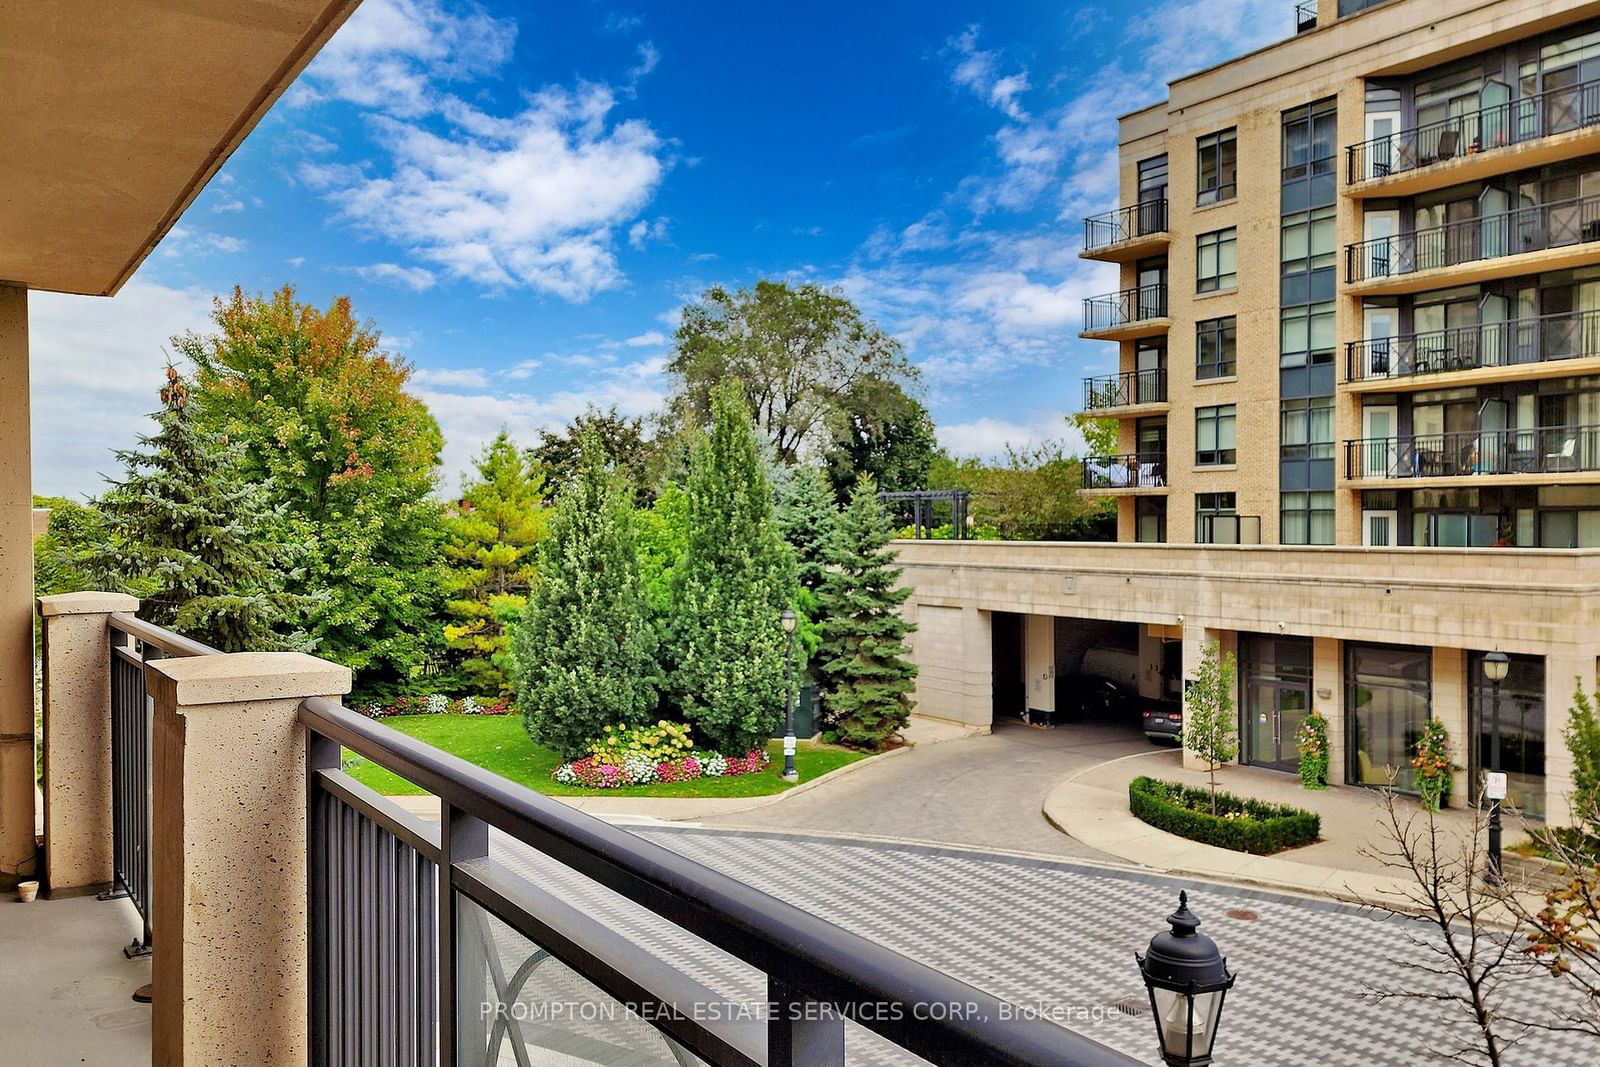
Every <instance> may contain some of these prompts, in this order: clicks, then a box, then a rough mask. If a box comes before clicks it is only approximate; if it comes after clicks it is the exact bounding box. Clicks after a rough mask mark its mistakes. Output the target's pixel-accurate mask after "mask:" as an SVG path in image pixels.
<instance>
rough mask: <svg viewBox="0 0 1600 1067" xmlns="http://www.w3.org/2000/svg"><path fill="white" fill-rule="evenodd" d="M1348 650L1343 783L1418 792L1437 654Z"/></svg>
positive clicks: (1365, 648)
mask: <svg viewBox="0 0 1600 1067" xmlns="http://www.w3.org/2000/svg"><path fill="white" fill-rule="evenodd" d="M1344 648H1345V667H1344V679H1345V694H1344V706H1345V730H1346V734H1345V755H1346V759H1347V760H1348V761H1349V762H1348V763H1347V765H1346V768H1345V779H1344V780H1345V781H1346V782H1349V783H1350V784H1352V785H1375V786H1389V785H1391V783H1392V788H1394V789H1397V790H1399V791H1400V792H1403V793H1414V792H1416V772H1415V771H1413V770H1412V767H1411V757H1412V756H1413V755H1415V751H1414V749H1415V747H1416V743H1417V737H1418V735H1420V734H1421V732H1422V724H1423V723H1425V722H1427V721H1428V718H1429V716H1430V715H1431V714H1432V711H1433V684H1432V683H1433V652H1432V650H1431V649H1427V648H1403V647H1399V646H1394V645H1360V644H1356V643H1355V642H1348V643H1346V645H1345V646H1344ZM1391 776H1392V777H1391Z"/></svg>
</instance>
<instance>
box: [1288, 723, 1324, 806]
mask: <svg viewBox="0 0 1600 1067" xmlns="http://www.w3.org/2000/svg"><path fill="white" fill-rule="evenodd" d="M1294 745H1295V748H1296V749H1297V750H1299V752H1300V784H1301V785H1303V786H1305V787H1306V788H1307V789H1326V788H1327V786H1328V720H1327V719H1326V718H1325V717H1324V716H1323V714H1322V712H1320V711H1313V712H1311V713H1310V714H1309V715H1307V716H1306V717H1305V718H1304V719H1303V720H1301V723H1300V729H1298V730H1296V731H1295V735H1294Z"/></svg>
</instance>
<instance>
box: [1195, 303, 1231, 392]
mask: <svg viewBox="0 0 1600 1067" xmlns="http://www.w3.org/2000/svg"><path fill="white" fill-rule="evenodd" d="M1237 322H1238V320H1237V319H1235V318H1234V317H1233V316H1232V315H1229V316H1228V317H1227V318H1222V319H1206V320H1205V321H1204V322H1198V323H1196V324H1195V327H1194V359H1195V366H1194V376H1195V377H1196V378H1225V377H1227V376H1228V375H1230V374H1232V373H1233V371H1234V352H1235V349H1236V348H1237V346H1238V332H1239V331H1238V326H1237Z"/></svg>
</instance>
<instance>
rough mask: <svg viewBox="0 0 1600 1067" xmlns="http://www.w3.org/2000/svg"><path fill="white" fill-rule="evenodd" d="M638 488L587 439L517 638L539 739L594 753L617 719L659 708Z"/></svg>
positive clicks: (517, 677) (544, 547)
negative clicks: (637, 520) (637, 531)
mask: <svg viewBox="0 0 1600 1067" xmlns="http://www.w3.org/2000/svg"><path fill="white" fill-rule="evenodd" d="M632 505H633V486H632V485H631V484H630V483H629V482H628V480H627V479H626V478H625V477H623V476H622V475H621V474H619V473H618V472H616V471H614V470H612V469H611V467H610V462H609V459H608V457H607V456H606V454H605V449H604V447H603V446H602V445H601V444H600V442H599V440H598V439H597V438H595V437H593V436H592V435H586V436H585V438H584V444H583V452H582V457H581V459H580V461H579V464H578V469H577V471H576V472H575V473H574V474H573V476H572V477H571V478H570V479H569V480H568V482H567V484H566V487H565V488H564V489H563V490H562V492H561V496H560V498H559V500H558V501H557V503H556V510H555V515H554V516H553V517H552V519H551V521H550V536H549V537H548V538H546V539H545V540H544V541H543V542H541V543H540V545H539V581H538V582H537V583H536V584H535V585H534V586H533V590H532V592H531V593H530V595H529V597H528V606H527V607H526V608H525V609H523V614H522V621H521V623H520V624H519V625H518V626H517V628H516V630H515V631H514V633H513V635H512V639H511V668H512V677H513V679H514V683H515V687H516V694H517V704H518V707H519V708H521V710H522V714H523V721H524V722H525V723H526V724H527V728H528V733H529V735H531V736H532V737H533V739H534V740H535V741H538V742H539V743H541V744H545V745H549V746H550V747H552V748H555V749H558V750H559V751H560V752H561V754H562V755H563V756H566V757H575V756H580V755H582V754H583V752H584V748H585V745H586V743H587V742H589V741H590V740H592V739H594V738H596V737H599V736H600V733H601V731H603V730H604V729H605V727H606V726H608V725H619V726H640V725H644V724H645V723H648V722H649V721H650V720H651V719H652V718H654V716H655V711H656V685H657V678H656V633H655V629H654V627H653V625H652V622H651V618H650V607H649V604H648V602H647V601H646V598H645V594H644V588H643V584H642V582H641V581H640V576H639V558H638V552H637V547H636V545H635V540H634V531H633V507H632Z"/></svg>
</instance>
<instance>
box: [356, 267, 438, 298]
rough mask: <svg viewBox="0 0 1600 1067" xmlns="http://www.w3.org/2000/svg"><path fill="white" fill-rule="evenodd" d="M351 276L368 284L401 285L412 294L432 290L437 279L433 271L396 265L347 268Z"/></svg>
mask: <svg viewBox="0 0 1600 1067" xmlns="http://www.w3.org/2000/svg"><path fill="white" fill-rule="evenodd" d="M347 269H348V270H349V272H350V273H351V274H354V275H355V276H356V277H358V278H365V279H366V280H367V281H369V282H387V283H389V284H392V285H402V286H405V287H406V288H407V289H410V290H411V291H412V292H415V293H420V292H422V291H423V290H425V289H432V288H433V286H434V283H435V282H436V281H438V279H437V278H436V277H435V276H434V273H433V271H431V270H429V269H428V268H427V267H402V266H400V264H398V263H369V264H367V265H365V266H361V267H349V268H347Z"/></svg>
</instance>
